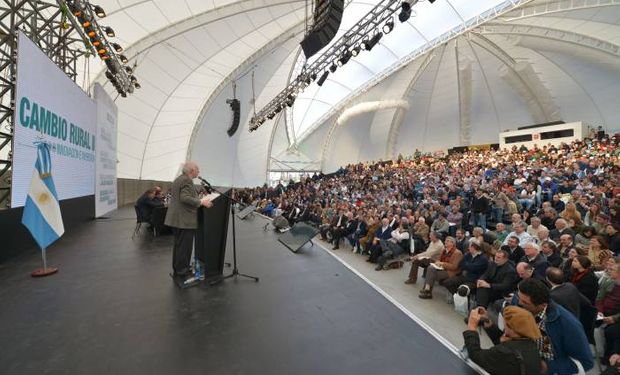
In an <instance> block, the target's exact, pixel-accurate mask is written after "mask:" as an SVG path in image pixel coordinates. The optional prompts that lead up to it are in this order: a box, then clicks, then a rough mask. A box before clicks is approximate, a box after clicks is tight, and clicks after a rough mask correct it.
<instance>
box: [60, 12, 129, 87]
mask: <svg viewBox="0 0 620 375" xmlns="http://www.w3.org/2000/svg"><path fill="white" fill-rule="evenodd" d="M66 4H67V7H68V9H69V10H70V11H71V13H72V14H73V16H75V19H76V20H77V22H78V23H79V24H80V26H81V27H82V29H83V31H84V35H85V37H86V39H85V40H84V43H86V44H88V43H90V45H91V46H92V47H93V48H94V49H95V50H96V51H97V55H98V56H99V58H100V59H101V60H103V61H104V63H105V64H106V66H107V68H108V69H107V70H106V72H105V76H106V78H107V79H108V80H109V81H110V83H112V85H113V86H114V88H115V89H116V91H117V92H118V93H119V94H120V95H121V96H122V97H127V94H131V93H133V91H134V88H135V89H139V88H140V87H141V86H140V83H139V82H138V79H137V78H136V77H135V76H134V75H133V73H134V72H133V71H134V68H135V65H134V67H133V68H132V67H131V66H129V65H126V64H127V63H129V59H127V57H126V56H125V55H123V54H122V52H123V47H121V45H120V44H118V43H115V42H110V41H109V40H107V38H106V37H109V38H114V37H115V36H116V33H115V32H114V29H112V28H111V27H110V26H100V25H99V24H98V23H97V18H104V17H105V16H106V13H105V11H104V10H103V8H102V7H101V6H99V5H93V4H90V3H89V2H88V1H86V0H67V1H66Z"/></svg>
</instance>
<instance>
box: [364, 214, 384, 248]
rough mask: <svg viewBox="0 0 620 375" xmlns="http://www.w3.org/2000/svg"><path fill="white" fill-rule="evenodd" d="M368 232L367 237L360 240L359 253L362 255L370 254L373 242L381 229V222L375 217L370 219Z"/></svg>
mask: <svg viewBox="0 0 620 375" xmlns="http://www.w3.org/2000/svg"><path fill="white" fill-rule="evenodd" d="M367 225H368V231H367V232H366V235H365V236H363V237H362V238H360V240H359V252H360V254H364V253H368V252H369V251H370V250H369V249H370V247H371V246H372V241H373V239H374V238H375V234H376V233H377V229H379V228H381V220H378V219H377V218H376V217H374V216H370V217H369V218H368V223H367Z"/></svg>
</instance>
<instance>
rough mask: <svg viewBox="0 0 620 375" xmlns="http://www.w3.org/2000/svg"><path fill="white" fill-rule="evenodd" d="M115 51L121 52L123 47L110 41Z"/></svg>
mask: <svg viewBox="0 0 620 375" xmlns="http://www.w3.org/2000/svg"><path fill="white" fill-rule="evenodd" d="M110 44H111V45H112V47H113V48H114V50H115V51H116V52H123V47H121V45H120V44H118V43H110Z"/></svg>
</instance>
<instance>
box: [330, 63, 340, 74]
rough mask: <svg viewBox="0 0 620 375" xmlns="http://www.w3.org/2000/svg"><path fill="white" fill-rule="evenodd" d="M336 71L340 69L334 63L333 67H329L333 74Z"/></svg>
mask: <svg viewBox="0 0 620 375" xmlns="http://www.w3.org/2000/svg"><path fill="white" fill-rule="evenodd" d="M336 69H338V67H337V66H336V64H334V63H332V66H330V67H329V71H330V72H332V73H334V72H335V71H336Z"/></svg>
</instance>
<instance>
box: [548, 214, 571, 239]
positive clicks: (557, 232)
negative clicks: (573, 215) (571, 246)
mask: <svg viewBox="0 0 620 375" xmlns="http://www.w3.org/2000/svg"><path fill="white" fill-rule="evenodd" d="M563 234H570V236H571V239H574V238H575V232H574V231H573V230H572V229H570V227H569V226H568V222H567V221H566V220H564V219H557V220H556V221H555V229H553V230H552V231H551V232H549V237H551V239H552V240H554V241H558V240H559V239H560V237H561V236H562V235H563Z"/></svg>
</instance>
